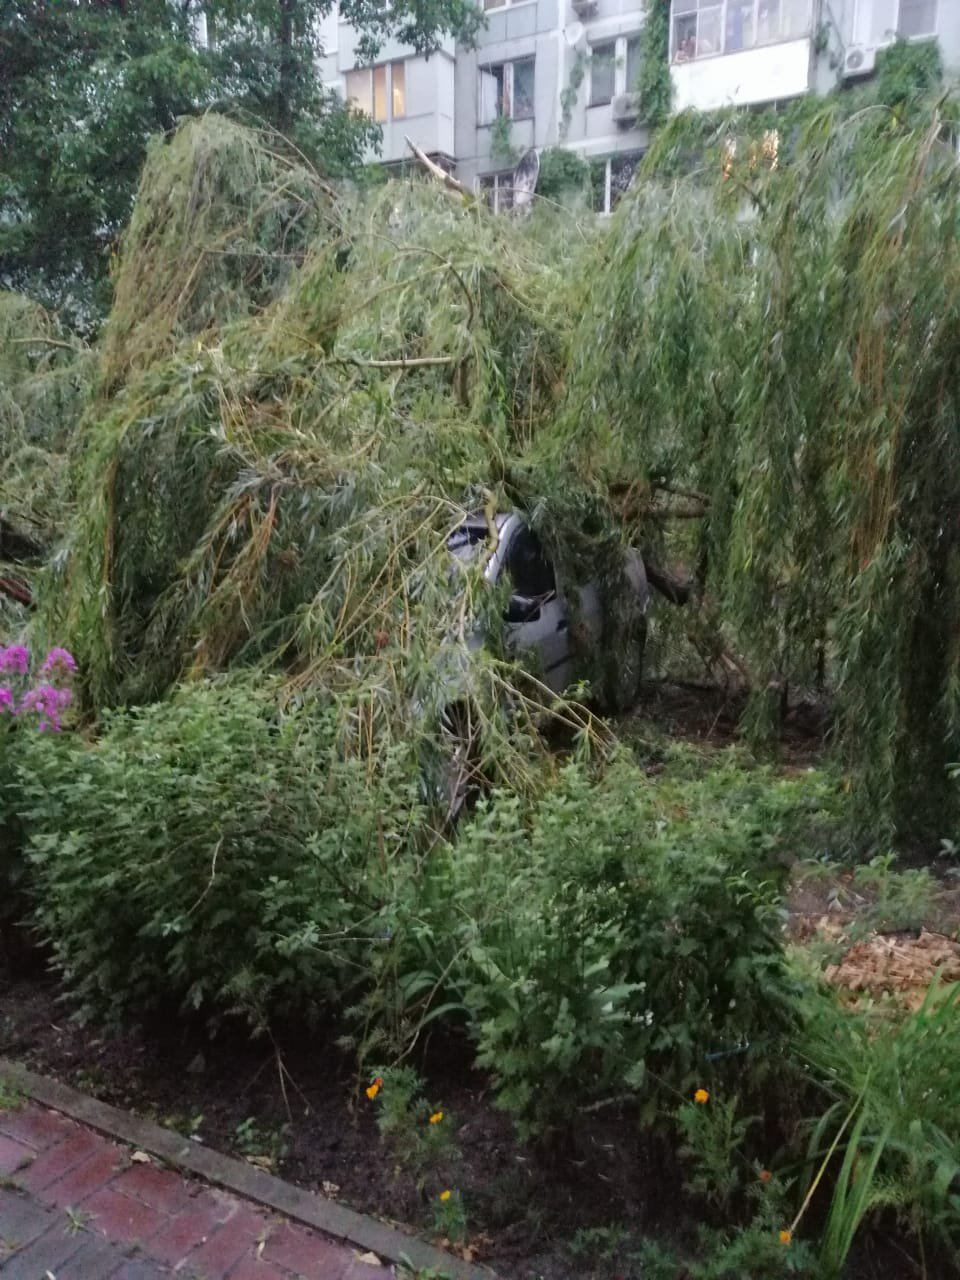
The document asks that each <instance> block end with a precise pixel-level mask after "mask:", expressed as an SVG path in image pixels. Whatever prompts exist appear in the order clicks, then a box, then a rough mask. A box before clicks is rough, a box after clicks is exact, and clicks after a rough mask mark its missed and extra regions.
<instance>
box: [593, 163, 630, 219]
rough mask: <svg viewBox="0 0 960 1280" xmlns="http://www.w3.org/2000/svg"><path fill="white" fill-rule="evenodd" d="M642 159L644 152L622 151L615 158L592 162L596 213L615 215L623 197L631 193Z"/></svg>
mask: <svg viewBox="0 0 960 1280" xmlns="http://www.w3.org/2000/svg"><path fill="white" fill-rule="evenodd" d="M642 159H643V152H642V151H621V152H619V153H618V154H617V155H615V156H606V157H604V158H600V159H597V160H592V161H591V162H590V186H591V188H592V191H593V208H594V211H595V212H596V213H604V214H608V213H613V211H614V209H615V208H616V207H617V205H618V204H619V203H620V201H621V199H622V198H623V196H624V195H625V194H626V192H627V191H629V189H630V184H631V182H633V177H634V174H635V173H636V172H637V166H638V165H639V164H640V161H641V160H642Z"/></svg>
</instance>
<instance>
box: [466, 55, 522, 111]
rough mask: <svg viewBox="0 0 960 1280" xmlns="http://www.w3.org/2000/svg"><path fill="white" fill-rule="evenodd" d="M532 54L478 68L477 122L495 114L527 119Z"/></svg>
mask: <svg viewBox="0 0 960 1280" xmlns="http://www.w3.org/2000/svg"><path fill="white" fill-rule="evenodd" d="M533 62H534V60H533V58H520V59H519V60H518V61H517V62H500V63H495V64H493V65H492V66H489V67H481V68H480V81H479V83H480V104H479V122H480V124H493V122H494V120H496V118H497V116H506V117H507V118H508V119H510V120H526V119H528V118H529V117H530V116H532V115H533Z"/></svg>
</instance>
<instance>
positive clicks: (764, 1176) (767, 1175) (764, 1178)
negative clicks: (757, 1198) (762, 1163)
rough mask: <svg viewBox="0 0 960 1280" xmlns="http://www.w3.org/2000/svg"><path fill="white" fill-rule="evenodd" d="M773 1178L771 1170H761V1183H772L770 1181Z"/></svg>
mask: <svg viewBox="0 0 960 1280" xmlns="http://www.w3.org/2000/svg"><path fill="white" fill-rule="evenodd" d="M772 1177H773V1174H772V1173H771V1172H770V1170H769V1169H761V1170H760V1181H761V1182H769V1181H770V1179H771V1178H772Z"/></svg>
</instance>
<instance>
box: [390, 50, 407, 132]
mask: <svg viewBox="0 0 960 1280" xmlns="http://www.w3.org/2000/svg"><path fill="white" fill-rule="evenodd" d="M390 80H391V84H390V114H391V116H392V117H393V119H394V120H402V119H403V118H404V116H405V115H406V114H407V64H406V63H405V62H391V64H390Z"/></svg>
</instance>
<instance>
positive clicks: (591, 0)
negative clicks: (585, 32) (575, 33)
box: [570, 0, 597, 18]
mask: <svg viewBox="0 0 960 1280" xmlns="http://www.w3.org/2000/svg"><path fill="white" fill-rule="evenodd" d="M570 7H571V9H573V12H574V13H575V14H576V15H577V17H578V18H592V17H593V15H594V14H595V13H596V12H597V0H571V4H570Z"/></svg>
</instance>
